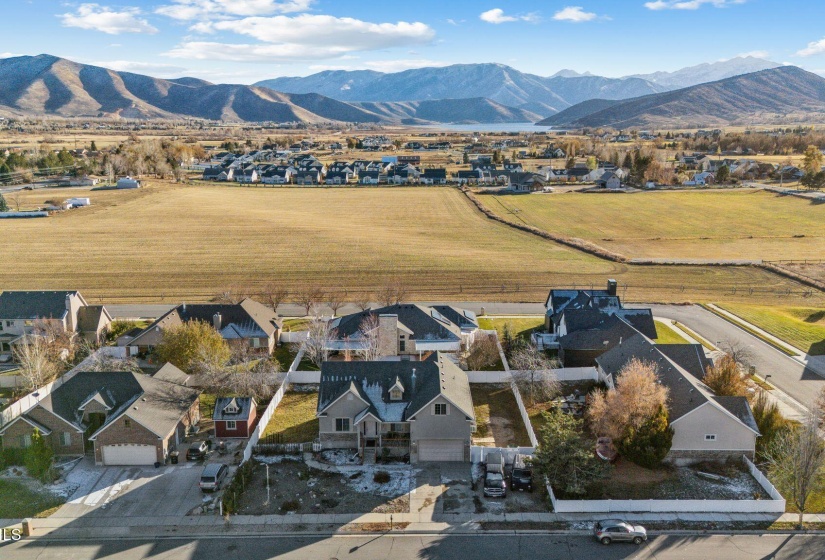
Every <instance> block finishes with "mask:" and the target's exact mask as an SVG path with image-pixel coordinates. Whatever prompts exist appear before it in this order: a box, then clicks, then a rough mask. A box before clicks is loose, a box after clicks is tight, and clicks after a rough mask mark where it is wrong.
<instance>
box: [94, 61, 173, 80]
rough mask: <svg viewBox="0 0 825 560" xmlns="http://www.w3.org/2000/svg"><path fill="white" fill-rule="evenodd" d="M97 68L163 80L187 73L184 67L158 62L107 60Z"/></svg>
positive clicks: (95, 63) (97, 64)
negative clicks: (101, 67)
mask: <svg viewBox="0 0 825 560" xmlns="http://www.w3.org/2000/svg"><path fill="white" fill-rule="evenodd" d="M93 64H94V65H95V66H103V67H104V68H109V69H111V70H116V71H118V72H133V73H135V74H148V75H150V76H155V77H161V78H174V77H179V76H181V75H183V74H185V73H186V72H187V69H186V68H184V67H182V66H175V65H173V64H161V63H156V62H135V61H131V60H107V61H105V62H94V63H93Z"/></svg>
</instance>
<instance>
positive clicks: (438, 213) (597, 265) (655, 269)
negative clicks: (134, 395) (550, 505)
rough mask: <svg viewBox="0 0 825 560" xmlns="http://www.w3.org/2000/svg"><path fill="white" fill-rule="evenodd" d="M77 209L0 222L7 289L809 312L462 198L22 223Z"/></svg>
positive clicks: (175, 198) (218, 196) (336, 191)
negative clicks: (396, 296)
mask: <svg viewBox="0 0 825 560" xmlns="http://www.w3.org/2000/svg"><path fill="white" fill-rule="evenodd" d="M75 196H88V197H90V198H91V199H92V206H91V207H89V208H81V209H77V210H72V211H69V212H65V213H61V214H58V215H55V216H52V217H49V218H37V219H28V220H2V221H0V235H2V237H3V239H4V240H5V242H4V243H3V244H2V245H0V262H2V263H3V266H2V267H0V286H3V288H4V289H34V288H41V289H59V288H72V289H79V290H81V291H82V292H83V294H84V295H85V296H86V297H87V298H88V299H89V300H91V301H94V302H103V303H107V302H109V303H112V302H122V301H136V302H140V301H147V302H180V301H184V300H185V301H190V302H195V301H206V300H209V299H211V298H212V297H214V296H215V295H216V294H217V293H219V292H221V291H224V290H227V289H230V288H233V287H234V288H237V287H243V289H245V290H247V291H249V292H251V293H253V294H255V293H263V290H264V287H265V286H267V285H270V284H272V283H276V284H280V285H283V286H285V287H287V288H288V289H289V290H291V291H292V294H293V296H294V295H295V293H296V292H298V291H299V290H301V289H304V288H306V287H307V286H318V287H321V288H325V289H330V288H340V289H344V290H346V291H347V296H348V297H349V298H352V299H355V298H356V297H357V296H358V295H359V294H360V293H364V292H366V293H367V294H371V295H374V294H375V292H376V291H378V290H379V289H380V288H382V287H384V286H386V285H387V283H389V282H400V283H401V284H403V285H404V286H405V287H406V294H405V299H407V300H430V301H432V300H452V301H543V300H544V298H545V297H546V295H547V290H548V289H549V288H551V287H564V286H579V287H584V286H591V285H592V286H601V285H602V284H603V283H604V282H605V280H606V279H607V278H608V277H611V278H616V279H617V280H619V282H620V290H621V292H622V293H621V295H622V296H624V297H625V299H626V300H628V301H648V302H650V301H664V302H673V301H678V302H681V301H708V300H711V299H712V300H713V301H717V302H725V301H731V302H750V303H753V302H755V301H760V302H762V303H765V302H767V303H771V302H773V301H775V302H777V303H779V302H780V301H781V302H784V303H789V302H790V303H791V304H794V303H799V304H800V305H802V304H803V302H805V303H808V304H809V303H810V301H811V300H810V299H807V300H806V299H804V298H803V293H804V291H805V290H806V289H805V288H804V287H803V286H801V285H799V284H797V283H795V282H792V281H790V280H787V279H784V278H782V277H780V276H777V275H774V274H771V273H768V272H766V271H763V270H760V269H756V268H750V267H738V268H727V267H678V268H674V267H667V266H629V265H625V264H621V263H614V262H609V261H605V260H601V259H599V258H596V257H594V256H591V255H588V254H586V253H583V252H581V251H578V250H575V249H572V248H569V247H566V246H563V245H560V244H557V243H554V242H552V241H548V240H545V239H541V238H539V237H536V236H534V235H531V234H529V233H525V232H521V231H518V230H515V229H513V228H510V227H508V226H506V225H504V224H500V223H498V222H494V221H492V220H489V219H488V218H486V217H485V216H484V215H483V214H482V213H481V212H479V211H478V210H477V209H476V208H475V207H474V206H473V205H472V203H470V202H469V201H468V200H467V199H466V197H464V195H463V194H461V193H460V192H459V191H458V190H456V189H453V188H449V187H425V188H421V187H397V188H364V187H355V188H331V189H327V188H246V187H233V186H208V187H206V186H198V187H194V186H187V185H184V184H172V183H166V182H160V181H151V180H150V181H149V182H148V186H147V187H145V188H143V189H140V190H134V191H117V190H93V189H91V188H88V187H87V188H66V189H43V190H37V191H24V192H23V193H22V194H21V197H20V199H21V207H26V206H35V205H37V204H42V203H43V202H44V201H45V200H49V199H55V198H59V199H65V198H68V197H75ZM564 196H570V197H571V198H576V197H579V196H582V195H562V196H558V197H557V196H553V197H540V196H536V197H521V198H518V199H516V198H515V197H511V198H508V201H511V200H518V201H522V202H519V203H520V204H525V203H526V202H527V201H529V200H532V199H536V204H543V203H542V200H548V201H551V200H552V201H556V200H562V198H563V197H564ZM483 198H485V200H486V197H483ZM618 198H620V197H614V198H613V199H611V200H617V199H618ZM623 198H628V199H629V197H623ZM593 199H594V201H595V200H601V199H599V197H593ZM490 200H493V199H492V198H490ZM794 202H798V201H796V200H794ZM593 208H594V212H595V205H594V206H593ZM802 208H804V207H802ZM572 210H574V211H575V207H573V208H572ZM581 219H582V221H586V220H587V219H588V218H587V216H586V215H583V216H582V218H581ZM593 219H595V218H593ZM570 221H575V220H572V219H571V220H570ZM615 221H617V220H614V222H615ZM626 221H627V220H626ZM654 221H655V220H654ZM605 223H611V222H610V220H605ZM806 242H808V243H810V242H811V240H810V239H808V240H806ZM625 286H627V288H625ZM751 290H753V291H751ZM815 297H819V296H815ZM823 299H825V298H823ZM795 300H798V301H795Z"/></svg>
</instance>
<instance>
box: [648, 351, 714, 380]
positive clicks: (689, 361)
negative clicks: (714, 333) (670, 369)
mask: <svg viewBox="0 0 825 560" xmlns="http://www.w3.org/2000/svg"><path fill="white" fill-rule="evenodd" d="M656 348H658V349H659V351H660V352H661V353H662V354H664V355H665V356H667V357H668V358H670V359H671V360H673V361H674V362H676V363H677V364H679V366H681V367H682V369H684V370H685V371H687V372H688V373H689V374H691V375H693V376H694V377H695V378H696V379H698V380H700V381H701V380H702V379H704V378H705V372H706V371H707V369H708V367H710V366H712V365H713V360H711V359H710V358H708V357H706V356H705V349H704V347H703V346H702V345H701V344H657V345H656Z"/></svg>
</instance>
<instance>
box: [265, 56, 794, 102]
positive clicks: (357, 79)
mask: <svg viewBox="0 0 825 560" xmlns="http://www.w3.org/2000/svg"><path fill="white" fill-rule="evenodd" d="M777 66H780V65H779V64H777V63H775V62H770V61H767V60H762V59H759V58H754V57H738V58H733V59H730V60H727V61H720V62H715V63H710V64H700V65H698V66H691V67H689V68H683V69H681V70H677V71H675V72H656V73H653V74H644V75H637V76H625V77H623V78H605V77H603V76H594V75H592V74H589V73H584V74H579V73H578V72H575V71H573V70H561V71H559V72H557V73H556V74H554V75H552V76H550V77H542V76H537V75H534V74H527V73H524V72H520V71H518V70H516V69H515V68H511V67H509V66H505V65H504V64H454V65H451V66H444V67H434V68H416V69H413V70H405V71H403V72H394V73H382V72H375V71H372V70H355V71H346V70H328V71H324V72H319V73H317V74H312V75H310V76H306V77H300V78H290V77H283V78H275V79H272V80H263V81H260V82H258V83H256V84H255V85H257V86H263V87H268V88H272V89H275V90H278V91H285V92H289V93H310V92H312V93H320V94H322V95H325V96H327V97H331V98H333V99H338V100H340V101H414V100H422V99H444V98H448V97H453V98H470V97H486V98H488V99H492V100H493V101H496V102H498V103H502V104H504V105H508V106H511V107H516V108H519V109H525V110H528V111H532V112H536V113H539V114H541V115H544V116H550V115H553V114H555V113H557V112H559V111H562V110H564V109H566V108H568V107H571V106H573V105H576V104H577V103H581V102H582V101H587V100H590V99H594V98H598V99H629V98H632V97H639V96H642V95H647V94H652V93H661V92H665V91H670V90H673V89H678V88H683V87H689V86H693V85H696V84H700V83H703V82H710V81H715V80H721V79H723V78H728V77H731V76H735V75H738V74H747V73H750V72H756V71H759V70H766V69H769V68H775V67H777Z"/></svg>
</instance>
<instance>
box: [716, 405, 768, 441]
mask: <svg viewBox="0 0 825 560" xmlns="http://www.w3.org/2000/svg"><path fill="white" fill-rule="evenodd" d="M713 400H715V401H716V402H717V403H719V404H720V405H722V407H723V408H724V409H725V410H727V411H728V412H730V413H731V414H733V415H734V416H736V417H737V418H739V420H740V421H741V422H742V423H743V424H745V425H746V426H747V427H749V428H750V429H751V430H753V431H754V432H757V433H759V426H757V425H756V419H755V418H754V417H753V411H752V410H751V407H750V405H749V404H748V399H747V398H746V397H713Z"/></svg>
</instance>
